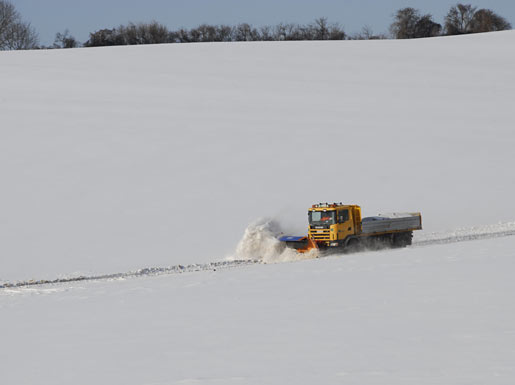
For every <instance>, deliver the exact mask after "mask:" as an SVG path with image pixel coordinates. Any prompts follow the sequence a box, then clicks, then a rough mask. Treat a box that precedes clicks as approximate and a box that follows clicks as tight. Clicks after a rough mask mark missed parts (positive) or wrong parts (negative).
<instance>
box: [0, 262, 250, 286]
mask: <svg viewBox="0 0 515 385" xmlns="http://www.w3.org/2000/svg"><path fill="white" fill-rule="evenodd" d="M256 263H260V262H259V261H254V260H248V261H245V260H236V261H220V262H211V263H201V264H192V265H175V266H169V267H147V268H143V269H139V270H134V271H128V272H125V273H113V274H99V275H90V276H86V275H81V276H78V277H68V278H56V279H41V280H29V281H19V282H14V283H11V282H5V283H0V289H15V288H23V287H29V286H39V285H49V284H57V283H69V282H83V281H100V280H115V279H126V278H137V277H149V276H158V275H169V274H182V273H193V272H197V271H216V270H224V269H230V268H233V267H240V266H247V265H253V264H256Z"/></svg>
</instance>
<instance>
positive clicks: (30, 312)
mask: <svg viewBox="0 0 515 385" xmlns="http://www.w3.org/2000/svg"><path fill="white" fill-rule="evenodd" d="M513 250H515V237H504V238H497V239H487V240H480V241H471V242H463V243H452V244H445V245H436V246H424V247H414V248H407V249H401V250H390V251H382V252H369V253H358V254H351V255H345V256H343V257H342V256H339V257H327V258H321V259H312V260H307V261H299V262H291V263H280V264H266V265H263V264H258V265H252V266H246V267H239V268H234V269H228V270H221V271H218V270H217V271H201V272H197V273H185V274H180V275H177V274H175V275H169V276H166V275H165V276H160V277H149V278H136V279H127V280H116V281H97V282H76V283H73V284H66V285H64V284H60V285H44V286H35V287H29V288H18V289H3V290H0V314H1V317H0V325H1V328H0V338H1V341H2V349H1V350H0V368H1V376H2V377H1V378H2V383H5V384H16V385H18V384H24V385H25V384H36V383H37V384H41V385H47V384H48V385H61V384H63V385H64V384H78V385H81V384H97V383H102V384H120V385H132V384H134V385H137V384H138V385H139V384H160V385H161V384H256V385H262V384H277V385H282V384H301V385H303V384H306V385H308V384H370V385H375V384H377V385H384V384H388V385H389V384H391V385H412V384H422V385H426V384H432V385H440V384H493V385H496V384H503V385H511V384H513V382H514V381H515V366H514V365H513V362H515V349H514V346H515V311H514V307H513V294H514V293H515V280H513V270H514V269H515V258H514V252H513Z"/></svg>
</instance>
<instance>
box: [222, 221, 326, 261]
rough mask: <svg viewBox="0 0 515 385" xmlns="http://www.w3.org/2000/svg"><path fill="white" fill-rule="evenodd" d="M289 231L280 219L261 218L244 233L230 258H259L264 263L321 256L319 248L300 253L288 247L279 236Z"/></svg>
mask: <svg viewBox="0 0 515 385" xmlns="http://www.w3.org/2000/svg"><path fill="white" fill-rule="evenodd" d="M286 233H287V231H286V230H285V229H283V228H282V226H281V224H279V222H278V221H276V220H273V219H259V220H257V221H256V222H254V223H252V224H250V225H249V226H248V227H247V228H246V229H245V232H244V234H243V238H242V239H241V241H240V242H239V243H238V246H237V247H236V251H235V254H234V255H232V256H230V257H228V259H229V260H257V261H260V262H264V263H279V262H291V261H299V260H303V259H312V258H317V257H318V256H319V253H318V250H314V249H313V250H310V251H309V252H308V253H298V252H297V251H296V250H294V249H291V248H289V247H286V245H285V244H284V243H283V242H280V241H279V240H278V239H277V238H278V237H279V236H281V235H285V234H286Z"/></svg>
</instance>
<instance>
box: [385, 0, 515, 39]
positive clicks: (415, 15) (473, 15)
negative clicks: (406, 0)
mask: <svg viewBox="0 0 515 385" xmlns="http://www.w3.org/2000/svg"><path fill="white" fill-rule="evenodd" d="M507 29H511V24H510V23H509V22H508V21H507V20H506V19H505V18H503V17H502V16H499V15H498V14H496V13H495V12H494V11H492V10H490V9H477V7H473V6H472V5H470V4H457V5H455V6H453V7H451V9H450V10H449V12H448V13H447V15H446V16H445V22H444V25H443V26H442V25H441V24H438V23H436V22H435V21H434V20H433V16H431V15H429V14H427V15H422V14H421V13H420V11H419V10H417V9H414V8H403V9H399V10H398V11H397V12H396V13H395V16H394V22H393V23H392V25H391V26H390V33H391V34H392V37H394V38H395V39H414V38H423V37H434V36H441V35H463V34H468V33H480V32H493V31H503V30H507Z"/></svg>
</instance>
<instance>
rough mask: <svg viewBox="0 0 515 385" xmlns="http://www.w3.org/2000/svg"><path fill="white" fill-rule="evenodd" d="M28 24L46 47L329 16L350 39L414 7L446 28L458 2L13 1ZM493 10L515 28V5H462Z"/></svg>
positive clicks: (508, 1) (482, 1)
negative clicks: (124, 27)
mask: <svg viewBox="0 0 515 385" xmlns="http://www.w3.org/2000/svg"><path fill="white" fill-rule="evenodd" d="M10 1H11V3H13V4H14V5H15V7H16V8H17V9H18V11H19V12H20V13H21V14H22V16H23V18H24V20H26V21H29V22H30V23H31V24H32V25H33V26H34V27H35V28H36V30H37V31H38V33H39V35H40V39H41V43H42V44H51V43H52V42H53V40H54V37H55V34H56V33H57V32H62V31H64V30H65V29H69V30H70V32H71V33H72V35H74V36H75V37H76V38H77V39H78V40H79V41H81V42H84V41H86V40H87V39H88V36H89V33H90V32H93V31H96V30H98V29H101V28H112V27H116V26H118V25H120V24H126V23H128V22H129V21H133V22H140V21H143V22H148V21H152V20H156V21H158V22H161V23H163V24H165V25H167V26H168V27H169V28H170V29H175V28H179V27H187V28H189V27H195V26H197V25H199V24H202V23H209V24H222V23H223V24H229V25H234V24H238V23H241V22H248V23H251V24H253V25H256V26H261V25H267V24H270V25H273V24H278V23H280V22H291V23H309V22H311V21H312V20H314V19H315V18H318V17H321V16H324V17H327V18H328V19H329V20H330V21H332V22H339V23H340V24H342V25H343V26H344V28H345V31H346V32H347V33H355V32H359V31H360V30H361V28H362V27H363V26H365V25H368V26H370V27H371V28H372V29H373V30H374V32H386V31H387V29H388V26H389V24H390V23H391V19H392V15H393V13H394V12H395V10H397V9H399V8H403V7H414V8H418V9H420V10H421V11H422V12H424V13H431V14H432V15H433V16H434V17H435V20H436V21H438V22H440V23H441V22H442V20H443V17H444V15H445V14H446V13H447V11H448V9H449V8H450V7H451V6H452V5H454V4H456V2H457V1H456V0H452V1H449V0H390V1H385V0H339V1H338V0H317V1H313V0H311V1H309V0H259V1H256V0H252V1H251V0H145V1H141V0H140V1H137V0H87V1H84V0H10ZM463 2H464V3H471V4H473V5H475V6H478V7H480V8H490V9H493V10H494V11H496V12H497V13H499V14H500V15H501V16H504V17H505V18H506V19H508V21H510V22H511V23H512V24H515V0H490V1H486V0H474V1H472V0H471V1H463Z"/></svg>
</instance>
